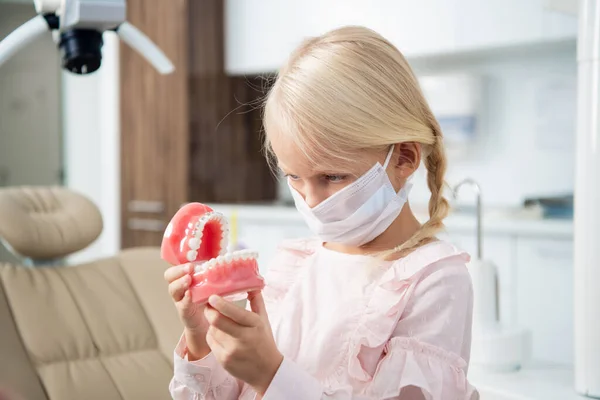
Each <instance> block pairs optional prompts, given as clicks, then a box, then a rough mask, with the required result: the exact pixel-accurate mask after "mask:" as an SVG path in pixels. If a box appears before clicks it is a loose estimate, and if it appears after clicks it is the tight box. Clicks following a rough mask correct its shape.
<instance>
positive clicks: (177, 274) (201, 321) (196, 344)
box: [164, 264, 210, 361]
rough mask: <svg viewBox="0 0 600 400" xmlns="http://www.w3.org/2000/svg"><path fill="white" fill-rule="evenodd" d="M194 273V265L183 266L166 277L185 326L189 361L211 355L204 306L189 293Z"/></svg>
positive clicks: (170, 292)
mask: <svg viewBox="0 0 600 400" xmlns="http://www.w3.org/2000/svg"><path fill="white" fill-rule="evenodd" d="M193 273H194V266H193V264H183V265H177V266H174V267H170V268H169V269H167V270H166V271H165V275H164V277H165V280H166V281H167V282H168V283H169V294H170V295H171V297H172V298H173V301H174V302H175V307H176V308H177V312H178V313H179V319H181V322H182V323H183V326H184V334H185V339H186V342H187V348H188V360H189V361H193V360H194V359H200V358H203V357H204V356H206V355H207V354H208V353H210V347H208V344H207V343H206V333H207V332H208V327H209V324H208V321H207V320H206V317H204V305H199V304H195V303H192V298H191V293H190V291H189V288H190V285H191V283H192V274H193Z"/></svg>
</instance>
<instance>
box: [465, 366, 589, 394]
mask: <svg viewBox="0 0 600 400" xmlns="http://www.w3.org/2000/svg"><path fill="white" fill-rule="evenodd" d="M469 381H470V382H471V383H472V384H473V385H474V386H475V387H476V388H477V390H478V391H479V392H480V395H481V399H482V400H554V399H556V400H583V399H588V400H589V399H590V398H589V397H586V396H583V395H580V394H578V393H576V392H575V389H574V386H573V370H572V368H570V367H563V366H543V365H540V366H530V367H527V368H524V369H522V370H520V371H516V372H506V373H494V372H485V371H481V370H477V369H476V368H473V367H471V369H470V370H469Z"/></svg>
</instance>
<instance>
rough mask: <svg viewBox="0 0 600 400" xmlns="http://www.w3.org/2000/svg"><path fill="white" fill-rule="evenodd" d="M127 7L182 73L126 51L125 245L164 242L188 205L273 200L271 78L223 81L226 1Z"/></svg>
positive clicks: (138, 0) (157, 0)
mask: <svg viewBox="0 0 600 400" xmlns="http://www.w3.org/2000/svg"><path fill="white" fill-rule="evenodd" d="M127 8H128V9H127V13H128V19H129V21H131V22H132V23H133V24H134V25H136V26H137V27H139V28H140V29H141V30H142V31H144V32H145V33H146V34H147V35H148V36H149V37H150V38H151V39H152V40H154V41H155V42H156V43H157V44H158V45H159V46H160V47H161V49H163V51H165V53H166V54H167V55H168V56H169V58H170V59H171V60H172V61H173V63H174V64H175V67H176V72H175V73H174V74H172V75H168V76H161V75H159V74H158V73H157V72H156V71H155V70H154V69H153V68H152V66H150V65H149V64H148V63H147V62H146V60H145V59H143V58H142V57H141V56H140V55H139V54H137V53H136V52H135V51H134V50H132V49H130V48H129V47H127V46H126V45H122V46H121V136H122V140H121V168H122V172H121V175H122V187H121V193H122V227H123V228H122V239H123V240H122V247H124V248H127V247H133V246H146V245H150V246H155V245H159V244H160V242H161V239H162V234H163V231H164V228H165V227H166V224H167V223H168V221H169V219H170V218H171V217H172V215H173V214H174V213H175V212H176V211H177V209H178V208H179V207H180V206H181V204H183V203H185V202H187V201H200V202H211V203H219V202H221V203H223V202H227V203H231V202H233V203H242V202H259V201H269V200H274V199H275V196H276V184H275V180H274V178H273V176H272V174H271V172H270V171H269V169H268V167H267V164H266V162H265V160H264V157H263V155H262V153H261V136H260V132H261V129H262V123H261V109H260V107H259V106H258V103H257V101H260V100H261V98H262V96H263V95H264V92H263V91H262V90H261V88H262V86H264V85H263V79H262V78H259V77H248V78H244V77H230V76H227V75H225V72H224V53H225V52H224V50H225V49H224V5H223V1H222V0H153V1H148V0H128V2H127ZM132 204H133V205H134V206H135V205H138V206H148V207H149V208H148V210H146V212H143V211H141V210H139V207H138V209H137V210H136V209H135V208H136V207H134V209H132ZM161 205H162V208H161V207H158V208H156V209H154V210H153V209H152V208H153V206H161Z"/></svg>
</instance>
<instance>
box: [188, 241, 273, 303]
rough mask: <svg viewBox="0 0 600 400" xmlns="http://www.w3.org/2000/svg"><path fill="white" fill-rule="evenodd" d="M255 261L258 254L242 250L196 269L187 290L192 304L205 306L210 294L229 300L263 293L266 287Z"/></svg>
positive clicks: (198, 266)
mask: <svg viewBox="0 0 600 400" xmlns="http://www.w3.org/2000/svg"><path fill="white" fill-rule="evenodd" d="M256 258H257V253H255V252H253V251H249V250H241V251H236V252H233V253H231V254H227V255H224V256H220V257H217V258H215V259H212V260H210V261H207V262H205V263H202V264H200V265H197V266H196V268H195V274H194V276H193V279H192V286H191V288H190V291H191V295H192V302H194V303H199V304H203V303H206V302H207V301H208V298H209V297H210V296H211V295H213V294H218V295H220V296H231V295H236V294H239V293H244V292H249V291H253V290H262V289H263V288H264V286H265V283H264V280H263V279H262V277H261V276H260V275H259V272H258V262H257V260H256Z"/></svg>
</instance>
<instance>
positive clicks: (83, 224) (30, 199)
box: [0, 186, 103, 260]
mask: <svg viewBox="0 0 600 400" xmlns="http://www.w3.org/2000/svg"><path fill="white" fill-rule="evenodd" d="M102 229H103V222H102V215H101V214H100V210H99V209H98V207H97V206H96V205H95V204H94V203H92V202H91V201H90V200H89V199H88V198H87V197H85V196H83V195H82V194H79V193H76V192H74V191H72V190H70V189H67V188H64V187H35V186H32V187H29V186H25V187H9V188H2V189H0V237H1V238H2V239H3V240H4V241H5V242H6V243H7V244H8V245H9V246H10V247H11V248H12V250H14V251H15V252H17V253H18V254H19V255H21V256H24V257H28V258H31V259H34V260H52V259H57V258H63V257H65V256H68V255H70V254H72V253H75V252H77V251H79V250H82V249H84V248H85V247H87V246H89V245H90V244H91V243H92V242H93V241H94V240H96V239H97V238H98V236H100V233H101V232H102Z"/></svg>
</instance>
